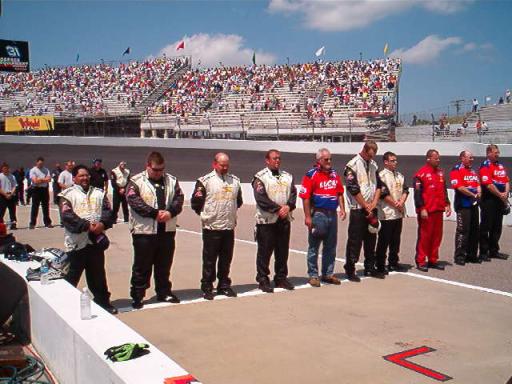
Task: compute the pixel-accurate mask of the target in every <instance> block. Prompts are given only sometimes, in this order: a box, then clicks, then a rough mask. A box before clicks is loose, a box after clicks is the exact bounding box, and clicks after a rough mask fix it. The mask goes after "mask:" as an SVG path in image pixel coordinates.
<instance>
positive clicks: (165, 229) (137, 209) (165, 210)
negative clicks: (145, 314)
mask: <svg viewBox="0 0 512 384" xmlns="http://www.w3.org/2000/svg"><path fill="white" fill-rule="evenodd" d="M126 200H127V201H128V205H129V206H130V224H129V225H130V232H131V233H132V239H133V252H134V257H133V267H132V278H131V289H130V295H131V297H132V299H133V302H132V307H133V308H134V309H140V308H142V307H143V305H144V304H143V302H142V300H143V299H144V295H145V292H146V289H147V288H149V286H150V279H151V273H152V271H153V269H154V273H155V291H156V294H157V300H158V301H161V302H169V303H179V302H180V300H179V299H178V298H177V297H176V296H175V295H174V294H173V293H172V291H171V282H170V280H169V276H170V272H171V266H172V260H173V256H174V247H175V236H176V216H178V215H179V214H180V213H181V211H182V209H183V192H182V190H181V188H180V185H179V183H178V180H177V179H176V177H174V176H172V175H170V174H168V173H165V161H164V158H163V156H162V155H161V154H160V153H159V152H151V153H150V154H149V155H148V157H147V161H146V170H145V171H143V172H141V173H139V174H137V175H135V176H133V177H132V178H131V179H130V181H129V183H128V186H127V192H126Z"/></svg>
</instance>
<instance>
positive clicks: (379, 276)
mask: <svg viewBox="0 0 512 384" xmlns="http://www.w3.org/2000/svg"><path fill="white" fill-rule="evenodd" d="M364 276H366V277H374V278H376V279H385V278H386V275H385V274H384V273H382V272H379V271H377V270H376V269H371V270H367V269H365V270H364Z"/></svg>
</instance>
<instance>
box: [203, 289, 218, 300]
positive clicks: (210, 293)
mask: <svg viewBox="0 0 512 384" xmlns="http://www.w3.org/2000/svg"><path fill="white" fill-rule="evenodd" d="M214 297H215V295H214V294H213V290H212V289H209V290H207V291H204V292H203V298H204V299H205V300H213V298H214Z"/></svg>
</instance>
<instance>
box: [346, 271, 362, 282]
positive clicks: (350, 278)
mask: <svg viewBox="0 0 512 384" xmlns="http://www.w3.org/2000/svg"><path fill="white" fill-rule="evenodd" d="M347 279H348V281H351V282H353V283H360V282H361V278H360V277H359V276H357V275H356V273H355V272H352V273H347Z"/></svg>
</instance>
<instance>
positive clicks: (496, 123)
mask: <svg viewBox="0 0 512 384" xmlns="http://www.w3.org/2000/svg"><path fill="white" fill-rule="evenodd" d="M461 119H462V118H461ZM464 119H465V120H466V122H467V123H468V127H467V128H465V129H463V128H462V126H461V124H460V123H458V124H451V126H450V125H448V126H447V127H446V129H445V130H442V129H440V127H439V124H438V122H437V121H434V122H433V123H432V124H428V125H424V124H422V125H415V126H412V125H404V126H401V127H397V128H396V140H397V141H472V142H479V143H493V144H510V143H512V103H506V104H496V105H488V106H484V107H482V108H481V109H479V110H478V111H477V112H469V113H467V114H465V115H464ZM478 120H480V121H485V122H486V124H487V126H488V130H482V131H481V132H480V134H479V133H478V132H477V129H476V123H477V121H478Z"/></svg>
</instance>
